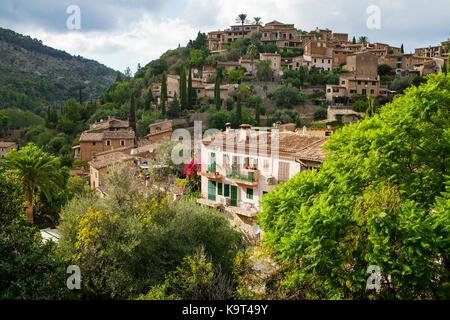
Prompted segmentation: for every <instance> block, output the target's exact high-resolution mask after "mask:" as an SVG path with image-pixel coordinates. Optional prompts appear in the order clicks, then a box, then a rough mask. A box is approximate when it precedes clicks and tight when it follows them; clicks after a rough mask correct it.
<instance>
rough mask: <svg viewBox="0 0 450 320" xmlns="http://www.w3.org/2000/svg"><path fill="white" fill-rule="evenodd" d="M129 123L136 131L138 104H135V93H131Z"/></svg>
mask: <svg viewBox="0 0 450 320" xmlns="http://www.w3.org/2000/svg"><path fill="white" fill-rule="evenodd" d="M128 123H129V125H130V127H132V128H133V130H134V131H136V106H135V100H134V94H132V95H131V99H130V113H129V115H128Z"/></svg>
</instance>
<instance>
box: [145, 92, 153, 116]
mask: <svg viewBox="0 0 450 320" xmlns="http://www.w3.org/2000/svg"><path fill="white" fill-rule="evenodd" d="M152 102H153V92H152V88H148V91H147V94H146V95H145V100H144V110H145V111H150V106H151V104H152Z"/></svg>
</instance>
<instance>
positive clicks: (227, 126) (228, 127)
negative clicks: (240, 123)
mask: <svg viewBox="0 0 450 320" xmlns="http://www.w3.org/2000/svg"><path fill="white" fill-rule="evenodd" d="M230 129H231V123H229V122H227V123H225V132H226V133H228V131H230Z"/></svg>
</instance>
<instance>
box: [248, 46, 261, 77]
mask: <svg viewBox="0 0 450 320" xmlns="http://www.w3.org/2000/svg"><path fill="white" fill-rule="evenodd" d="M258 53H259V50H258V47H257V46H256V45H255V44H253V43H252V44H251V45H249V46H248V49H247V56H248V57H249V58H250V60H251V65H252V75H254V71H253V60H254V59H255V58H256V57H257V55H258Z"/></svg>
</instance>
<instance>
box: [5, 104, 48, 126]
mask: <svg viewBox="0 0 450 320" xmlns="http://www.w3.org/2000/svg"><path fill="white" fill-rule="evenodd" d="M2 114H3V115H4V116H6V117H7V118H8V119H9V121H8V124H9V126H10V127H17V128H26V127H29V126H35V125H43V124H44V119H42V118H41V117H39V116H37V115H35V114H33V113H31V112H30V111H24V110H20V109H17V108H14V109H13V108H7V109H3V110H2Z"/></svg>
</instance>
